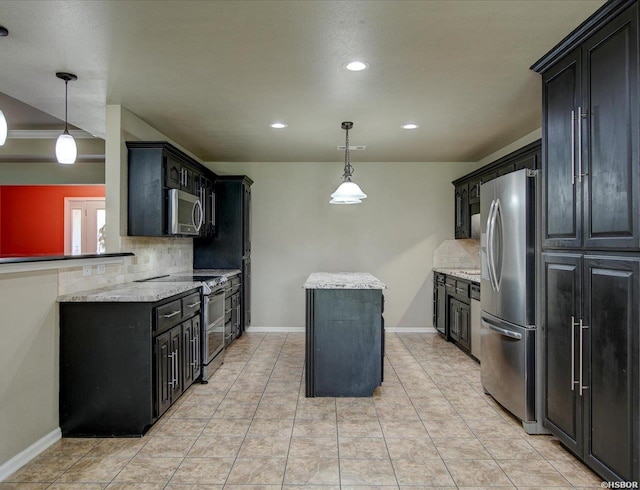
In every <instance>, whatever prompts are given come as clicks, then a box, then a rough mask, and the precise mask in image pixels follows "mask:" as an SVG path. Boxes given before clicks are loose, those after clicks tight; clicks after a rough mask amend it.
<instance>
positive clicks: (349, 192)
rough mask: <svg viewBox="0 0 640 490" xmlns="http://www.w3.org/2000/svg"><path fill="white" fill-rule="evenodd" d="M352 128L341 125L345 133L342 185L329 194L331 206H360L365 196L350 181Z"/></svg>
mask: <svg viewBox="0 0 640 490" xmlns="http://www.w3.org/2000/svg"><path fill="white" fill-rule="evenodd" d="M352 127H353V123H352V122H349V121H345V122H343V123H342V129H344V130H345V131H346V136H345V145H344V174H342V184H340V186H339V187H338V188H337V189H336V191H335V192H334V193H333V194H331V201H329V202H330V203H331V204H360V203H361V202H362V199H364V198H366V197H367V195H366V194H365V193H364V192H362V189H360V187H359V186H358V184H356V183H355V182H353V181H352V180H351V176H352V175H353V167H352V166H351V161H350V158H349V130H350V129H351V128H352Z"/></svg>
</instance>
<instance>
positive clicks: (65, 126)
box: [64, 80, 69, 134]
mask: <svg viewBox="0 0 640 490" xmlns="http://www.w3.org/2000/svg"><path fill="white" fill-rule="evenodd" d="M68 89H69V80H65V81H64V132H65V133H66V134H69V125H68V123H67V119H68V118H67V112H68V109H67V105H68V101H69V95H68Z"/></svg>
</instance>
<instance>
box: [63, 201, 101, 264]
mask: <svg viewBox="0 0 640 490" xmlns="http://www.w3.org/2000/svg"><path fill="white" fill-rule="evenodd" d="M105 222H106V211H105V200H104V198H100V197H65V198H64V254H65V255H80V254H101V253H105V226H104V225H105Z"/></svg>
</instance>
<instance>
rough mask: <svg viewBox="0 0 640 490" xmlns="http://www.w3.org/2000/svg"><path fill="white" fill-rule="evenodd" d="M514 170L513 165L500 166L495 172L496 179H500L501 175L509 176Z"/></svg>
mask: <svg viewBox="0 0 640 490" xmlns="http://www.w3.org/2000/svg"><path fill="white" fill-rule="evenodd" d="M515 169H516V167H515V165H514V164H513V163H507V164H505V165H501V166H500V167H498V170H497V174H498V177H500V176H502V175H507V174H510V173H511V172H513V171H514V170H515Z"/></svg>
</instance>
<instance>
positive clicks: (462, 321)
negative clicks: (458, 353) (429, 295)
mask: <svg viewBox="0 0 640 490" xmlns="http://www.w3.org/2000/svg"><path fill="white" fill-rule="evenodd" d="M470 327H471V307H470V306H469V305H468V304H466V303H463V302H462V301H459V300H457V299H455V298H452V297H450V298H449V333H450V336H451V339H452V340H454V341H455V342H456V343H458V344H459V345H460V346H461V347H463V348H464V349H465V350H470V349H471V341H470V331H471V329H470Z"/></svg>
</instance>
